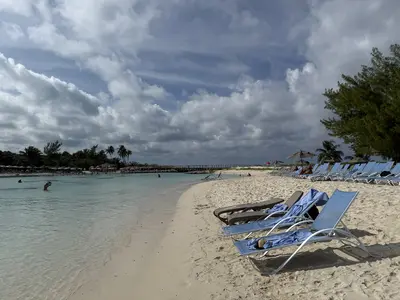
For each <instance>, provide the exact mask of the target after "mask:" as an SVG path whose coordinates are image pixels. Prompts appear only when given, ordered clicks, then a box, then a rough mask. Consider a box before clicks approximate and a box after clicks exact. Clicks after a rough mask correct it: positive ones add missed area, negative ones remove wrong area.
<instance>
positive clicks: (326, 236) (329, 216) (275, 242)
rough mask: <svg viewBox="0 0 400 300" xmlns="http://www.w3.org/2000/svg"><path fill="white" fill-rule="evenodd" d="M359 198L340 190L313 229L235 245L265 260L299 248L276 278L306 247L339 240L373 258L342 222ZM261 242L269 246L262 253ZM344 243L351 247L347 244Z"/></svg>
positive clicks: (317, 219)
mask: <svg viewBox="0 0 400 300" xmlns="http://www.w3.org/2000/svg"><path fill="white" fill-rule="evenodd" d="M357 194H358V192H343V191H339V190H336V191H335V192H334V193H333V194H332V197H331V198H330V199H329V201H328V202H327V203H326V205H325V206H324V208H323V209H322V211H321V213H320V214H319V215H318V217H317V218H316V219H315V221H314V222H313V223H312V225H311V226H310V227H309V228H302V229H298V230H291V229H292V228H294V227H295V226H296V225H297V224H294V225H293V226H292V227H290V228H289V229H288V230H287V231H286V232H283V233H279V234H274V235H270V236H266V237H260V238H257V239H251V240H239V241H234V245H235V246H236V248H237V249H238V250H239V253H240V255H244V256H249V255H252V254H256V253H263V256H265V255H266V254H267V253H268V252H269V251H271V250H275V249H279V248H284V247H290V246H298V247H297V249H296V250H295V251H294V252H293V254H292V255H290V256H289V258H288V259H286V261H284V262H283V263H282V264H281V265H280V266H279V267H278V268H277V269H275V270H274V271H273V272H272V273H271V274H276V273H278V272H279V271H280V270H282V268H283V267H285V266H286V265H287V264H288V263H289V261H290V260H291V259H292V258H293V257H294V256H295V255H296V254H297V253H298V252H299V251H300V250H301V249H302V248H303V247H304V246H305V245H306V244H311V243H317V242H329V241H331V240H339V241H341V242H342V243H343V244H345V245H347V243H349V244H353V245H355V246H357V247H359V248H360V249H362V250H363V251H365V252H366V253H367V254H368V255H370V256H373V255H372V254H371V253H370V252H369V251H368V249H367V248H366V247H365V245H364V244H363V243H362V242H361V241H360V240H359V239H358V238H357V237H356V236H355V235H353V234H352V233H351V232H350V230H349V229H348V228H347V227H346V225H345V224H344V223H343V222H342V221H341V220H342V217H343V216H344V214H345V213H346V211H347V210H348V209H349V207H350V205H351V204H352V203H353V201H354V199H355V198H356V197H357ZM303 223H304V222H300V223H299V225H300V224H303ZM339 223H341V224H342V226H341V228H338V227H337V226H338V224H339ZM261 239H263V241H264V242H265V243H264V244H263V246H262V248H261V249H259V248H258V247H257V246H258V242H259V240H261ZM344 240H345V241H346V242H347V243H345V242H344ZM353 240H355V241H353Z"/></svg>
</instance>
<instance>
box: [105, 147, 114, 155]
mask: <svg viewBox="0 0 400 300" xmlns="http://www.w3.org/2000/svg"><path fill="white" fill-rule="evenodd" d="M114 152H115V149H114V147H113V146H108V148H107V149H106V153H107V154H108V155H110V157H112V156H113V154H114Z"/></svg>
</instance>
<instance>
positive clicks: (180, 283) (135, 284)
mask: <svg viewBox="0 0 400 300" xmlns="http://www.w3.org/2000/svg"><path fill="white" fill-rule="evenodd" d="M252 175H253V174H252ZM311 187H314V188H316V189H318V190H322V191H325V192H327V193H328V194H329V195H331V194H332V192H333V191H334V190H335V188H339V189H342V190H357V191H359V192H360V194H359V196H358V198H357V199H356V201H355V202H354V204H353V205H352V206H351V208H350V209H349V211H348V212H347V214H346V216H345V218H344V222H345V223H346V224H347V225H348V227H349V228H350V229H351V230H354V229H357V230H354V233H355V234H357V235H358V236H360V238H361V240H362V241H363V242H364V243H366V244H367V245H368V246H369V247H370V249H371V251H373V252H375V253H380V254H381V255H383V258H382V259H369V260H366V259H365V258H364V257H363V256H362V255H361V253H360V252H355V251H354V250H352V251H351V254H353V255H347V254H345V253H344V252H342V251H341V250H340V249H341V248H343V246H342V245H341V244H340V243H338V242H331V243H324V244H315V245H312V246H309V247H306V248H305V249H304V251H303V252H302V253H301V254H299V255H298V256H297V257H295V258H294V260H293V261H292V262H291V263H290V264H289V265H288V266H286V268H285V269H283V270H282V273H279V274H277V275H275V276H261V275H260V272H257V271H256V270H255V269H254V268H253V267H252V266H251V264H250V263H249V261H248V260H247V259H245V258H243V257H240V256H239V255H238V254H237V251H236V249H235V248H234V246H233V244H232V241H231V239H230V238H226V237H222V236H221V234H220V228H221V223H220V222H219V220H218V219H216V218H215V217H214V216H213V214H212V211H213V210H214V209H215V208H217V207H220V206H225V205H231V204H236V203H245V202H254V201H259V200H262V199H266V198H269V197H277V196H279V197H288V196H290V195H291V193H292V192H294V191H295V190H303V191H307V190H308V189H309V188H311ZM399 189H400V187H392V186H377V185H366V184H355V183H344V182H315V183H311V182H310V181H309V180H301V179H292V178H282V177H276V176H268V175H266V174H263V175H262V176H252V177H242V178H238V179H234V180H220V181H212V182H207V183H203V184H199V185H196V186H194V187H192V188H191V189H189V190H188V191H187V192H185V193H184V194H183V195H182V197H181V198H180V200H179V203H178V208H177V212H176V215H175V217H174V218H173V222H171V223H170V224H169V226H168V229H167V231H166V234H165V236H164V237H163V238H161V237H160V239H159V240H158V242H159V243H158V245H157V243H153V244H152V245H151V247H147V248H146V247H143V246H142V248H143V249H139V248H140V247H137V246H135V245H130V246H129V247H128V248H126V249H124V251H122V252H121V253H120V254H118V255H116V256H115V258H113V259H112V261H111V262H110V263H109V264H108V265H107V266H106V267H105V270H104V271H103V272H101V274H99V279H98V280H97V281H96V282H95V283H93V284H92V285H90V286H86V287H83V288H82V289H81V290H80V291H79V292H78V293H77V294H76V295H75V296H76V297H75V298H73V299H79V300H81V299H82V300H89V299H90V300H91V299H93V300H94V299H98V300H103V299H104V300H106V299H107V300H108V299H118V300H124V299H155V300H158V299H160V300H161V299H162V300H168V299H181V300H190V299H193V300H205V299H255V300H257V299H318V300H322V299H349V300H350V299H400V296H398V294H399V293H398V286H399V285H400V269H399V266H400V222H399V221H398V219H399V218H398V215H399V211H400V194H399V191H400V190H399ZM291 250H293V248H291ZM143 251H145V252H143ZM287 252H288V251H286V250H285V251H281V252H280V253H287ZM144 253H145V254H146V255H144ZM354 253H357V254H360V255H358V256H357V257H355V256H354ZM138 255H140V256H141V258H142V260H141V262H140V264H137V260H138ZM279 262H281V259H278V258H270V259H269V260H268V263H267V262H266V261H259V262H258V263H257V265H258V266H259V267H260V268H261V270H265V269H267V268H268V267H271V266H276V265H277V264H278V263H279Z"/></svg>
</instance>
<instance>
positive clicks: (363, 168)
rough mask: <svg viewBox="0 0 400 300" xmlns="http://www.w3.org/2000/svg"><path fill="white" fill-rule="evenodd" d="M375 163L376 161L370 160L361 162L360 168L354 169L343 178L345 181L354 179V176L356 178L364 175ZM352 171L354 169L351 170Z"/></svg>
mask: <svg viewBox="0 0 400 300" xmlns="http://www.w3.org/2000/svg"><path fill="white" fill-rule="evenodd" d="M375 165H376V162H374V161H370V162H368V163H367V164H361V165H360V168H359V169H358V170H356V171H355V172H352V174H351V175H350V176H347V177H346V178H345V181H354V178H357V177H359V176H365V175H368V174H369V173H370V172H371V169H373V168H374V167H375ZM353 171H354V170H353Z"/></svg>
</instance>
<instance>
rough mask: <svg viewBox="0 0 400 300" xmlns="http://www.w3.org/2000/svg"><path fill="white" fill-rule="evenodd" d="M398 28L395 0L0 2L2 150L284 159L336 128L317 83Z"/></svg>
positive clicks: (196, 160)
mask: <svg viewBox="0 0 400 300" xmlns="http://www.w3.org/2000/svg"><path fill="white" fill-rule="evenodd" d="M399 27H400V5H398V1H397V0H329V1H328V0H327V1H324V0H320V1H317V0H314V1H313V0H271V1H258V0H254V1H253V0H252V1H249V0H212V1H211V0H206V1H204V0H0V129H1V134H0V149H2V150H12V151H19V150H22V149H23V148H24V147H26V146H28V145H33V146H37V147H39V148H41V149H42V148H43V146H44V145H45V143H47V142H48V141H53V140H57V139H58V140H60V141H62V143H63V149H65V150H68V151H75V150H77V149H81V148H86V147H91V146H92V145H96V144H99V147H100V148H102V147H103V148H105V147H107V146H108V145H114V146H118V145H120V144H124V145H125V146H126V147H127V148H129V149H131V150H132V152H133V155H132V158H131V159H132V160H135V161H140V162H152V163H161V164H162V163H174V164H189V163H190V164H235V163H237V164H258V163H265V162H266V161H271V160H284V159H285V158H286V157H287V156H288V155H289V154H291V153H293V152H295V151H297V150H299V149H303V150H307V151H313V150H314V149H316V148H318V147H320V145H321V142H322V140H324V139H327V138H330V137H329V136H328V133H327V132H326V130H325V129H324V127H323V126H322V125H321V123H320V119H322V118H326V117H329V116H330V112H329V111H327V110H325V109H324V101H325V99H324V97H323V96H322V93H323V91H324V90H325V89H326V88H335V87H336V86H337V82H338V80H340V76H341V74H342V73H344V74H350V75H353V74H355V73H356V72H358V71H359V69H360V66H361V65H362V64H368V63H369V59H370V53H371V50H372V47H378V48H379V49H380V50H382V51H383V52H384V53H386V52H387V50H388V47H389V45H390V44H393V43H396V42H399V35H398V28H399Z"/></svg>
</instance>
